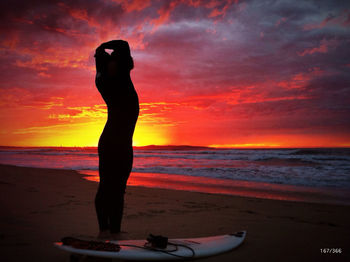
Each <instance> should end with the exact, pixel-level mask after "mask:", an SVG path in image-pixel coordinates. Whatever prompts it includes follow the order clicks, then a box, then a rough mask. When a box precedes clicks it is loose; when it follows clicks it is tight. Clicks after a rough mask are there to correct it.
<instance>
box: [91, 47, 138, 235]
mask: <svg viewBox="0 0 350 262" xmlns="http://www.w3.org/2000/svg"><path fill="white" fill-rule="evenodd" d="M105 49H113V50H114V51H113V52H112V53H111V55H109V54H108V53H107V52H106V51H105ZM95 60H96V79H95V83H96V87H97V89H98V91H99V92H100V93H101V95H102V98H103V99H104V101H105V102H106V104H107V110H108V119H107V122H106V125H105V127H104V129H103V132H102V134H101V136H100V139H99V142H98V156H99V176H100V183H99V187H98V191H97V193H96V197H95V207H96V213H97V219H98V225H99V230H100V233H99V237H107V235H108V234H109V233H110V234H112V238H119V237H120V232H121V221H122V216H123V208H124V194H125V189H126V182H127V180H128V178H129V175H130V172H131V169H132V164H133V148H132V136H133V133H134V129H135V125H136V121H137V118H138V115H139V100H138V96H137V93H136V91H135V88H134V85H133V83H132V81H131V78H130V71H131V70H132V69H133V67H134V63H133V59H132V57H131V55H130V48H129V44H128V42H126V41H123V40H112V41H109V42H106V43H103V44H101V45H100V46H99V47H98V48H97V49H96V52H95Z"/></svg>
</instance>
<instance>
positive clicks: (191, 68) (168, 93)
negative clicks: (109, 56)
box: [0, 0, 350, 147]
mask: <svg viewBox="0 0 350 262" xmlns="http://www.w3.org/2000/svg"><path fill="white" fill-rule="evenodd" d="M0 30H1V34H0V53H1V57H0V67H1V68H0V74H1V79H2V80H1V83H0V97H1V100H0V125H1V130H0V145H17V146H61V145H62V146H96V145H97V141H98V138H99V135H100V134H101V132H102V129H103V126H104V123H105V121H106V107H105V105H104V102H103V100H102V98H101V96H100V94H99V93H98V91H97V89H96V87H95V82H94V79H95V64H94V57H93V55H94V50H95V48H96V47H97V46H98V45H99V44H101V43H102V42H105V41H108V40H112V39H125V40H127V41H128V42H129V44H130V46H131V52H132V56H133V57H134V61H135V69H134V70H133V71H132V79H133V82H134V85H135V88H136V90H137V92H138V94H139V99H140V107H141V112H140V117H139V121H138V123H137V126H136V131H135V136H134V145H148V144H188V145H203V146H210V145H215V146H238V147H245V146H248V147H249V146H250V147H260V146H262V147H266V146H277V147H319V146H350V117H349V115H350V48H349V46H350V2H349V3H347V1H332V0H329V1H318V0H317V1H316V0H315V1H267V0H255V1H215V0H208V1H200V0H176V1H147V0H145V1H141V0H131V1H127V0H94V1H93V0H78V1H68V0H48V1H37V0H20V1H18V0H11V1H6V0H2V1H1V4H0Z"/></svg>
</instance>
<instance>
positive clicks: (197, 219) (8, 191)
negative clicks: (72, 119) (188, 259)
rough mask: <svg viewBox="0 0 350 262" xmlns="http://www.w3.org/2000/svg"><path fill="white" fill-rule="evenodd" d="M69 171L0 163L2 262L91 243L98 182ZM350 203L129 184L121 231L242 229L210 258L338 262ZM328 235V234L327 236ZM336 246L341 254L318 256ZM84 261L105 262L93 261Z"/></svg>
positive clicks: (349, 233) (53, 256)
mask: <svg viewBox="0 0 350 262" xmlns="http://www.w3.org/2000/svg"><path fill="white" fill-rule="evenodd" d="M77 174H78V173H77V172H75V171H73V170H62V169H41V168H27V167H16V166H9V165H0V195H1V198H0V208H1V213H0V214H1V217H0V221H1V229H0V232H1V237H0V250H1V253H2V257H3V261H16V262H17V261H23V260H26V259H27V258H28V257H30V258H31V260H33V261H53V262H56V261H57V262H58V261H67V260H68V258H69V254H68V253H65V252H63V251H61V250H59V249H57V248H55V247H54V246H53V242H55V241H59V240H60V239H61V238H62V237H63V236H75V237H82V238H94V237H95V236H96V235H97V232H98V227H97V219H96V215H95V210H94V196H95V193H96V190H97V186H98V184H97V183H96V182H91V181H87V180H85V179H82V175H79V174H78V175H77ZM349 219H350V208H349V206H343V205H333V204H321V203H305V202H296V201H284V200H283V201H280V200H271V199H258V198H251V197H240V196H230V195H219V194H207V193H197V192H188V191H179V190H169V189H159V188H152V189H151V188H145V187H139V186H128V187H127V191H126V196H125V211H124V218H123V224H122V227H123V230H125V231H127V232H128V233H129V236H130V238H132V239H145V238H146V237H147V236H148V234H149V233H152V234H160V235H164V236H168V237H169V238H182V237H184V238H185V237H201V236H210V235H220V234H227V233H232V232H236V231H240V230H247V238H246V240H245V242H244V244H243V245H242V246H240V247H238V248H237V249H236V250H234V251H231V252H228V253H225V254H222V255H219V256H214V257H209V258H205V259H201V261H203V262H209V261H223V262H225V261H235V260H240V261H243V262H245V261H252V260H254V259H256V258H257V257H259V260H261V261H268V260H269V261H282V260H283V261H295V259H296V258H303V259H304V260H306V259H308V260H309V261H345V258H347V259H348V258H350V253H349V249H348V243H350V226H349V223H348V221H349ZM330 236H331V237H330ZM321 248H341V249H342V250H343V253H342V254H321V253H320V249H321ZM88 261H104V260H101V259H99V260H97V259H94V258H91V259H89V260H88Z"/></svg>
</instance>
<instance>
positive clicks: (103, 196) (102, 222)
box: [95, 182, 109, 232]
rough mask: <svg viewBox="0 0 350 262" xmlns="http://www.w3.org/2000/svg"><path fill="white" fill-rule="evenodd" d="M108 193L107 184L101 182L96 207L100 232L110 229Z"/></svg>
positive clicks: (96, 197)
mask: <svg viewBox="0 0 350 262" xmlns="http://www.w3.org/2000/svg"><path fill="white" fill-rule="evenodd" d="M107 193H108V191H107V188H106V185H105V184H104V183H103V182H100V183H99V186H98V190H97V193H96V196H95V209H96V214H97V220H98V226H99V230H100V232H103V231H106V230H109V222H108V206H107V198H108V195H107Z"/></svg>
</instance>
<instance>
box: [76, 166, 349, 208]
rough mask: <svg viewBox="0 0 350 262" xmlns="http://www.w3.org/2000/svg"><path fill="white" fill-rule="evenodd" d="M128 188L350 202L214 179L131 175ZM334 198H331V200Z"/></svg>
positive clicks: (341, 195) (320, 192)
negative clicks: (139, 187)
mask: <svg viewBox="0 0 350 262" xmlns="http://www.w3.org/2000/svg"><path fill="white" fill-rule="evenodd" d="M80 173H81V174H83V175H86V176H85V177H84V178H85V179H87V180H89V181H94V182H99V176H98V172H97V171H88V170H85V171H81V172H80ZM127 185H128V186H143V187H150V188H165V189H173V190H184V191H195V192H204V193H213V194H226V195H238V196H244V197H257V198H267V199H278V200H290V201H311V202H319V203H327V202H329V203H332V202H333V203H337V202H338V203H344V202H345V199H346V201H348V199H349V194H348V192H346V191H342V190H341V191H337V190H332V189H329V193H330V194H327V193H325V191H324V190H325V189H324V188H323V189H318V188H311V187H304V186H293V185H283V184H270V183H265V182H254V181H242V180H230V179H218V178H215V179H214V178H206V177H194V176H184V175H176V174H160V173H137V172H132V173H131V174H130V177H129V179H128V183H127ZM331 195H332V197H330V196H331Z"/></svg>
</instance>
